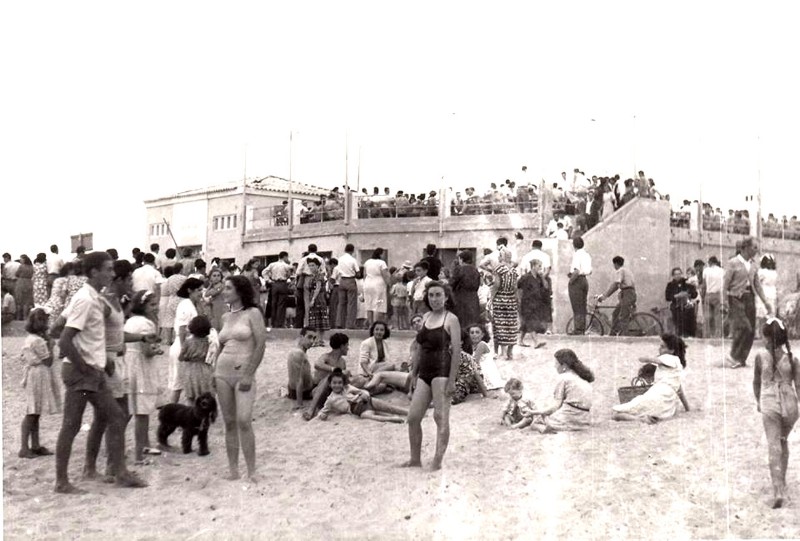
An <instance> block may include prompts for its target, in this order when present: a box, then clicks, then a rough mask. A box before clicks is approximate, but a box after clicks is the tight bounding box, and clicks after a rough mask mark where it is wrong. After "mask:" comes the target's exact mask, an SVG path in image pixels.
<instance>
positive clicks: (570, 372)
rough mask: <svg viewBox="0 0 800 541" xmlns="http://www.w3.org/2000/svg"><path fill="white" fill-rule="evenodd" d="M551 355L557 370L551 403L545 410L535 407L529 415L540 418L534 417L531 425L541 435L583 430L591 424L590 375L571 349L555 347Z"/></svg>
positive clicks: (592, 378) (591, 376)
mask: <svg viewBox="0 0 800 541" xmlns="http://www.w3.org/2000/svg"><path fill="white" fill-rule="evenodd" d="M555 358H556V363H555V368H556V372H558V383H557V384H556V390H555V391H554V393H553V398H554V399H555V403H554V404H553V405H552V406H551V407H549V408H547V409H543V410H535V411H534V412H533V415H534V416H536V415H541V416H542V419H541V420H539V419H534V422H533V424H532V425H531V427H532V428H535V429H536V430H538V431H539V432H540V433H542V434H545V433H552V432H561V431H565V430H585V429H586V428H589V426H590V424H591V417H590V415H589V410H590V409H591V407H592V386H591V385H590V384H591V382H593V381H594V374H592V371H591V370H589V368H588V367H587V366H586V365H585V364H583V363H582V362H581V360H580V359H578V356H577V355H575V352H574V351H572V350H571V349H559V350H558V351H556V353H555Z"/></svg>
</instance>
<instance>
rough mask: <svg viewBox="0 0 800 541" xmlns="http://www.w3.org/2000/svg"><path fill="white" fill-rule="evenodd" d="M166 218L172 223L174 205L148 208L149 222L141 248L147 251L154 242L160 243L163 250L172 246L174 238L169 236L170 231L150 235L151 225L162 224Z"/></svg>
mask: <svg viewBox="0 0 800 541" xmlns="http://www.w3.org/2000/svg"><path fill="white" fill-rule="evenodd" d="M164 220H166V221H167V223H170V224H171V223H172V205H164V206H159V207H148V208H147V223H146V225H145V231H144V239H145V240H144V244H143V245H142V246H141V249H142V250H144V251H145V252H146V251H147V250H148V248H149V247H150V245H151V244H153V243H154V242H156V243H158V244H159V246H161V247H162V250H165V249H166V248H171V247H172V238H171V237H170V236H169V233H167V232H165V233H164V234H163V235H158V236H152V235H150V225H151V224H162V223H164Z"/></svg>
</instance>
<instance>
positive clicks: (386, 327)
mask: <svg viewBox="0 0 800 541" xmlns="http://www.w3.org/2000/svg"><path fill="white" fill-rule="evenodd" d="M378 325H383V339H384V340H388V339H389V337H390V336H391V335H392V333H391V331H389V325H388V324H387V323H386V322H385V321H383V320H381V319H379V320H377V321H373V322H372V325H370V326H369V335H370V336H373V335H374V334H375V327H377V326H378Z"/></svg>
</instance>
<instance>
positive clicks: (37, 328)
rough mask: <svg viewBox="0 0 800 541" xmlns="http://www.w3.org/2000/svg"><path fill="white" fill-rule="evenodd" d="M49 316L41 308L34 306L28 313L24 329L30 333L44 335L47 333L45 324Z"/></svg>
mask: <svg viewBox="0 0 800 541" xmlns="http://www.w3.org/2000/svg"><path fill="white" fill-rule="evenodd" d="M49 318H50V316H48V315H47V312H45V311H44V310H43V309H42V308H34V309H33V310H31V311H30V313H29V314H28V321H26V322H25V330H26V331H27V332H29V333H31V334H38V335H39V336H44V334H45V333H47V324H48V322H49Z"/></svg>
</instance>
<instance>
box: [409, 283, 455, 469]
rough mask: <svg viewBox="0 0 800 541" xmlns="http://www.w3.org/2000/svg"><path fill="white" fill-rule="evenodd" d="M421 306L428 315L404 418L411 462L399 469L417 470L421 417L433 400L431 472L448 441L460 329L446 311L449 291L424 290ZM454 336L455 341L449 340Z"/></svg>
mask: <svg viewBox="0 0 800 541" xmlns="http://www.w3.org/2000/svg"><path fill="white" fill-rule="evenodd" d="M424 301H425V305H426V306H427V307H428V309H429V310H430V312H428V313H427V314H425V316H424V319H423V320H422V329H420V331H419V333H417V339H416V341H417V343H418V344H419V348H417V349H416V351H415V359H414V361H413V362H412V370H411V373H412V377H411V382H412V383H411V384H412V386H413V387H414V389H413V393H414V394H413V395H412V398H411V411H410V412H409V414H408V440H409V444H410V447H411V459H410V460H409V461H408V462H405V463H404V464H403V466H406V467H408V466H411V467H421V466H422V461H421V456H420V455H421V453H422V417H423V416H424V415H425V411H426V410H427V409H428V404H430V402H431V399H433V419H434V421H436V453H435V454H434V457H433V462H432V463H431V469H433V470H438V469H440V468H441V467H442V460H443V459H444V453H445V451H446V450H447V443H448V441H449V440H450V399H451V397H452V396H453V393H454V392H455V382H456V374H458V366H459V363H460V359H461V339H460V338H461V325H459V323H458V318H457V317H456V316H455V314H453V313H452V312H451V311H450V310H449V308H450V307H451V305H452V302H453V301H452V293H451V292H450V288H449V287H447V286H446V285H444V284H442V283H441V282H438V281H431V282H428V284H426V286H425V296H424ZM453 336H455V337H456V339H455V340H451V337H453Z"/></svg>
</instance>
